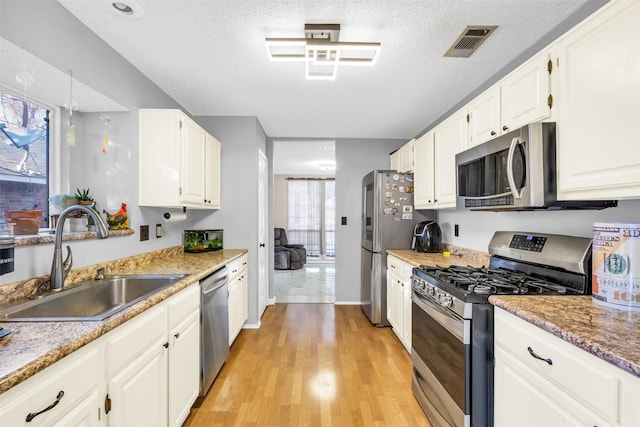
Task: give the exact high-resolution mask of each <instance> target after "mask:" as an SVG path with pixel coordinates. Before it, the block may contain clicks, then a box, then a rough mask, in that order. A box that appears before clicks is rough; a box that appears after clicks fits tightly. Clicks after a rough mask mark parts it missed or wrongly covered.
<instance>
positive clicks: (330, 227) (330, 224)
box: [324, 180, 336, 256]
mask: <svg viewBox="0 0 640 427" xmlns="http://www.w3.org/2000/svg"><path fill="white" fill-rule="evenodd" d="M324 235H325V239H324V241H325V248H324V254H325V255H326V256H336V182H335V181H333V180H332V181H324Z"/></svg>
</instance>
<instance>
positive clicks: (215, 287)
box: [202, 276, 227, 296]
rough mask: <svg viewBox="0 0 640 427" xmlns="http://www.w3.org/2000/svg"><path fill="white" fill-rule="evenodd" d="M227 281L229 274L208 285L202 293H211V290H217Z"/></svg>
mask: <svg viewBox="0 0 640 427" xmlns="http://www.w3.org/2000/svg"><path fill="white" fill-rule="evenodd" d="M226 283H227V276H224V277H223V278H221V279H219V280H217V281H216V282H215V283H214V284H213V285H211V286H209V287H207V288H206V289H204V290H203V291H202V295H203V296H204V295H209V294H210V293H211V292H215V291H217V290H218V289H220V288H221V287H223V286H224V285H225V284H226Z"/></svg>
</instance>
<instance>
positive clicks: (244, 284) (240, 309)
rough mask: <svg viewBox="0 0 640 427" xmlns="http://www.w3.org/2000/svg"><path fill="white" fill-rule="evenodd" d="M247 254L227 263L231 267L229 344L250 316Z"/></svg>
mask: <svg viewBox="0 0 640 427" xmlns="http://www.w3.org/2000/svg"><path fill="white" fill-rule="evenodd" d="M247 259H248V257H247V255H246V254H245V255H243V256H241V257H240V258H238V259H236V260H234V261H232V262H230V263H229V264H227V268H228V269H229V346H231V344H233V341H234V340H235V339H236V337H237V336H238V334H239V333H240V331H241V330H242V327H243V326H244V324H245V322H246V321H247V319H248V318H249V295H248V280H247Z"/></svg>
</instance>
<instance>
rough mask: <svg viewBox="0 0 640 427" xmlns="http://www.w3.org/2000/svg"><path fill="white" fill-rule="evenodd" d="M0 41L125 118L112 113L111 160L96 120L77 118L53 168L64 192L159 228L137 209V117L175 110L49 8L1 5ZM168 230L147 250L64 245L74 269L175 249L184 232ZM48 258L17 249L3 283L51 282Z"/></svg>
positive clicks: (49, 0)
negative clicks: (79, 191) (141, 111)
mask: <svg viewBox="0 0 640 427" xmlns="http://www.w3.org/2000/svg"><path fill="white" fill-rule="evenodd" d="M0 36H2V37H3V38H5V39H7V40H9V41H10V42H12V43H14V44H16V45H17V46H20V47H22V48H23V49H25V50H27V51H29V52H30V53H32V54H34V55H35V56H37V57H39V58H41V59H42V60H44V61H45V62H47V63H49V64H50V65H51V66H53V67H55V68H57V69H59V70H61V71H63V72H65V73H67V72H68V70H70V69H71V70H73V76H74V79H77V80H79V81H82V82H83V83H85V84H87V85H88V86H91V87H92V88H93V89H95V90H96V91H97V92H98V93H105V94H107V96H108V97H110V98H111V99H113V100H115V101H116V102H118V103H119V104H120V105H123V106H124V107H126V108H128V109H129V110H130V111H129V112H126V113H112V114H111V113H110V115H111V117H112V121H111V125H110V127H109V134H110V138H111V141H112V146H111V147H110V149H109V153H108V154H103V153H102V152H101V141H102V135H101V132H102V125H101V122H100V120H99V115H100V114H93V113H75V114H74V124H75V125H76V146H75V147H70V146H67V145H66V144H64V143H63V146H62V153H61V154H62V159H61V163H60V164H59V165H56V167H59V168H60V171H61V174H62V175H63V177H68V180H69V183H68V187H63V191H75V188H76V187H90V188H91V191H92V193H93V195H94V197H95V198H96V200H97V201H98V203H99V208H100V209H103V208H106V209H109V210H112V211H115V210H117V209H118V207H119V206H120V203H121V202H125V203H127V207H128V211H129V215H130V218H131V224H132V227H134V228H135V229H136V230H137V228H138V226H139V225H141V224H155V223H158V222H161V221H160V218H161V210H159V209H147V208H139V207H138V206H137V200H138V193H137V191H138V190H137V188H138V176H137V174H138V125H137V123H138V115H137V109H138V108H141V107H152V108H179V107H180V106H179V105H178V103H176V102H175V101H174V100H173V99H172V98H171V97H170V96H168V95H167V94H166V93H165V92H163V91H162V90H160V89H159V88H158V87H157V86H156V85H155V84H154V83H153V82H151V81H150V80H149V79H147V78H146V77H145V76H144V75H142V73H140V72H139V71H138V70H137V69H136V68H134V67H133V66H132V65H131V64H130V63H129V62H127V61H125V60H124V58H122V57H121V56H120V55H119V54H118V53H117V52H115V51H114V50H113V49H112V48H111V47H109V46H108V45H107V44H106V43H104V42H103V41H102V40H101V39H100V38H98V37H97V36H96V35H95V34H94V33H93V32H92V31H90V30H89V29H88V28H87V27H85V26H84V25H83V24H81V23H80V22H79V21H78V20H76V19H75V18H74V17H73V16H72V15H71V14H69V13H68V12H67V11H66V9H64V8H63V7H62V6H61V5H60V4H59V3H57V2H56V1H54V0H42V1H38V2H32V1H30V2H26V1H17V0H2V2H1V3H0ZM43 101H45V102H46V100H43ZM66 117H67V115H66V113H65V112H64V110H63V111H61V122H62V123H64V122H65V120H66ZM62 141H63V142H64V139H62ZM178 228H180V229H178ZM166 229H167V230H166V231H167V233H166V236H165V237H163V238H162V239H154V238H153V237H152V239H151V240H149V241H147V242H140V241H139V238H138V236H137V235H134V236H128V237H119V238H109V239H107V240H100V241H98V240H86V241H74V242H69V246H71V248H72V250H73V255H74V267H80V266H85V265H90V264H95V263H98V262H101V261H106V260H111V259H117V258H121V257H125V256H130V255H135V254H139V253H143V252H148V251H152V250H156V249H160V248H164V247H169V246H174V245H177V244H180V243H181V239H182V234H181V229H182V226H175V225H174V226H172V227H166ZM52 253H53V247H52V245H51V244H48V245H33V246H21V247H18V248H16V266H15V272H13V273H10V274H7V275H4V276H2V279H1V280H2V282H0V283H11V282H14V281H17V280H22V279H26V278H29V277H33V276H39V275H43V274H48V273H49V271H50V268H51V259H52Z"/></svg>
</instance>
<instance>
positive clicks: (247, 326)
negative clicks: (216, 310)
mask: <svg viewBox="0 0 640 427" xmlns="http://www.w3.org/2000/svg"><path fill="white" fill-rule="evenodd" d="M261 324H262V322H261V321H260V320H258V323H245V324H244V326H243V327H242V329H260V325H261Z"/></svg>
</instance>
